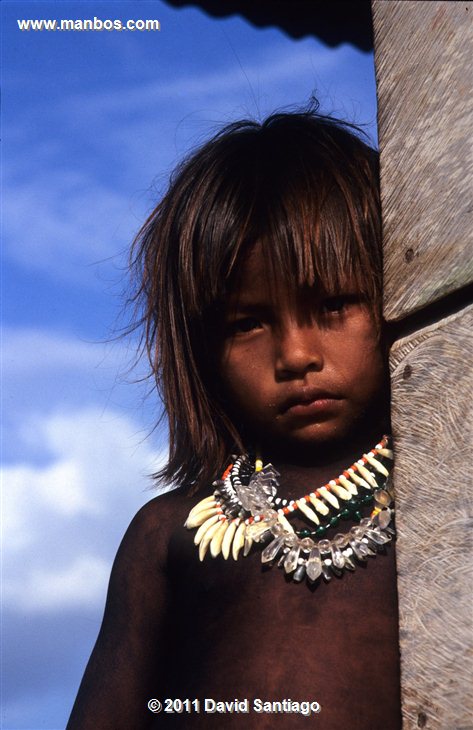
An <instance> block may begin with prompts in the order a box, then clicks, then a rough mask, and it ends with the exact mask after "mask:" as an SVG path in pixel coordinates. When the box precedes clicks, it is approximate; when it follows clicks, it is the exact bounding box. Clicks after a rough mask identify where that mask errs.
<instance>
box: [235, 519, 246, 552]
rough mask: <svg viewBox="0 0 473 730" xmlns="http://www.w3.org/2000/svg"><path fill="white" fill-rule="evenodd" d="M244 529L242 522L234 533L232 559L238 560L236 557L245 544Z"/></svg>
mask: <svg viewBox="0 0 473 730" xmlns="http://www.w3.org/2000/svg"><path fill="white" fill-rule="evenodd" d="M245 529H246V525H245V523H244V522H242V523H240V524H239V525H238V527H237V530H236V532H235V537H234V538H233V543H232V558H233V560H238V555H239V552H240V550H241V549H242V547H243V545H244V544H245Z"/></svg>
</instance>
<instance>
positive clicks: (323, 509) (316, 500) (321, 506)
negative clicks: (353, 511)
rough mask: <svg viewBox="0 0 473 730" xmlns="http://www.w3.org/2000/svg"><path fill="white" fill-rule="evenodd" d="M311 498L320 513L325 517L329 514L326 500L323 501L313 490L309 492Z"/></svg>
mask: <svg viewBox="0 0 473 730" xmlns="http://www.w3.org/2000/svg"><path fill="white" fill-rule="evenodd" d="M309 500H310V503H311V504H312V505H313V506H314V507H315V509H316V510H317V512H318V513H319V515H323V516H324V517H325V516H326V515H328V513H329V508H328V507H327V505H326V504H325V502H322V500H321V499H319V498H318V497H317V496H316V495H315V494H314V493H313V492H311V493H310V494H309Z"/></svg>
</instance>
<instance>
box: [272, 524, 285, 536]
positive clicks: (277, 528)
mask: <svg viewBox="0 0 473 730" xmlns="http://www.w3.org/2000/svg"><path fill="white" fill-rule="evenodd" d="M271 533H272V534H273V535H274V536H275V537H279V536H280V535H282V534H283V533H284V527H283V526H282V525H281V523H280V522H276V524H275V525H273V526H272V527H271Z"/></svg>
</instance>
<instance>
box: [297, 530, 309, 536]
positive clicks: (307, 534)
mask: <svg viewBox="0 0 473 730" xmlns="http://www.w3.org/2000/svg"><path fill="white" fill-rule="evenodd" d="M309 535H310V530H301V531H300V532H299V536H300V537H309Z"/></svg>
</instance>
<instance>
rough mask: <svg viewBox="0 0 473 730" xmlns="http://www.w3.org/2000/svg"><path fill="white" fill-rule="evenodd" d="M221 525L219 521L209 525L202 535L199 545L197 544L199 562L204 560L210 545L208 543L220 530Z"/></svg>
mask: <svg viewBox="0 0 473 730" xmlns="http://www.w3.org/2000/svg"><path fill="white" fill-rule="evenodd" d="M220 528H221V524H220V520H218V522H216V523H215V524H214V525H211V526H210V527H209V529H208V530H207V532H206V533H205V534H204V535H203V537H202V539H201V541H200V543H199V560H200V561H201V562H202V560H203V559H204V558H205V553H206V552H207V549H208V547H209V545H210V541H211V540H212V538H213V536H214V535H215V533H216V532H217V530H220Z"/></svg>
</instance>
